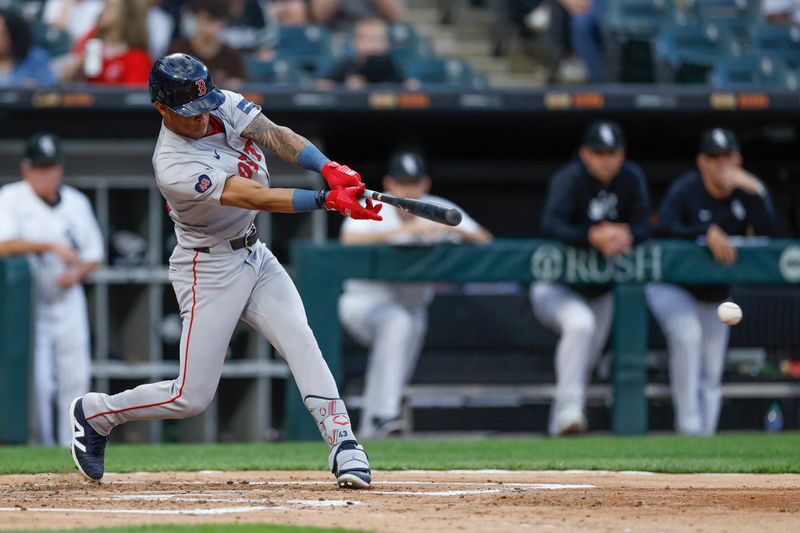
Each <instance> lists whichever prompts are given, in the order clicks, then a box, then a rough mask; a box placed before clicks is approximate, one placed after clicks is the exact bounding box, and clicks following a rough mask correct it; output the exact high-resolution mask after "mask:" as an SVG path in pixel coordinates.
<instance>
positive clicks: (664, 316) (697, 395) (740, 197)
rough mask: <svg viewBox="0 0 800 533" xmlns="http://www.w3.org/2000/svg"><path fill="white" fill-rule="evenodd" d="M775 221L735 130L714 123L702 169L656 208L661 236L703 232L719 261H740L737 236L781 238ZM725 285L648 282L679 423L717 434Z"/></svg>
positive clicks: (691, 430) (687, 429) (693, 431)
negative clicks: (664, 344) (747, 165)
mask: <svg viewBox="0 0 800 533" xmlns="http://www.w3.org/2000/svg"><path fill="white" fill-rule="evenodd" d="M778 231H779V228H778V223H777V220H776V218H775V214H774V210H773V208H772V201H771V200H770V197H769V192H768V191H767V189H766V187H764V185H763V184H762V183H761V182H760V181H759V180H758V178H756V177H755V176H753V175H752V174H750V173H749V172H747V171H746V170H744V169H743V168H742V156H741V153H740V152H739V143H738V142H737V140H736V137H735V136H734V134H733V132H732V131H730V130H726V129H723V128H714V129H712V130H709V131H707V132H705V133H704V134H703V137H702V140H701V144H700V153H699V154H698V155H697V170H693V171H691V172H688V173H686V174H684V175H682V176H680V177H679V178H678V179H677V180H676V181H675V183H673V184H672V187H670V189H669V191H668V192H667V195H666V197H665V198H664V201H663V203H662V204H661V209H660V210H659V224H658V227H657V228H656V234H657V235H659V236H662V237H669V238H678V239H695V238H703V239H704V241H705V242H704V244H705V245H706V246H708V248H709V250H710V251H711V254H712V255H713V256H714V259H715V260H716V261H717V262H718V263H721V264H724V265H732V264H734V263H735V262H736V243H735V241H734V239H732V238H730V236H732V235H740V236H741V235H749V234H756V235H768V236H776V234H777V233H778ZM729 291H730V287H728V286H726V285H710V286H691V287H680V286H677V285H672V284H669V283H648V284H647V287H646V289H645V294H646V296H647V303H648V306H649V307H650V310H651V311H652V312H653V315H654V316H655V317H656V320H657V321H658V323H659V325H660V326H661V330H662V331H663V332H664V336H665V337H666V339H667V347H668V349H669V368H670V372H669V374H670V384H671V388H672V402H673V405H674V408H675V429H676V430H677V431H678V432H680V433H685V434H689V435H713V434H714V433H715V432H716V430H717V421H718V419H719V410H720V397H721V392H720V381H721V379H722V371H723V366H724V361H725V352H726V351H727V348H728V333H729V327H728V326H726V325H725V324H723V323H722V322H721V321H720V320H719V319H718V318H717V307H718V306H719V304H720V303H722V302H723V301H725V300H726V299H727V298H728V293H729Z"/></svg>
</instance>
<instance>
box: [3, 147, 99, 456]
mask: <svg viewBox="0 0 800 533" xmlns="http://www.w3.org/2000/svg"><path fill="white" fill-rule="evenodd" d="M20 172H21V173H22V176H23V178H24V179H23V180H22V181H18V182H16V183H11V184H9V185H6V186H5V187H3V188H2V189H0V257H3V256H8V255H25V254H30V255H31V258H32V266H33V269H34V278H35V283H36V314H35V317H36V319H35V328H36V336H35V350H34V363H33V388H34V394H33V417H32V426H33V428H32V429H33V439H32V440H33V441H34V442H36V443H38V444H44V445H47V446H53V445H55V444H56V442H57V443H58V444H59V445H61V446H69V445H70V442H71V440H72V431H71V428H70V427H69V424H68V423H67V420H68V418H67V417H68V415H67V407H68V405H69V401H70V400H71V399H72V398H74V397H75V396H77V395H81V394H84V393H86V392H87V391H88V390H89V379H90V366H89V365H90V355H89V322H88V319H87V312H86V296H85V295H84V293H83V287H81V282H82V281H83V279H84V278H85V277H86V276H87V275H89V273H91V272H92V271H93V270H94V269H95V268H97V265H98V264H100V262H101V261H102V260H103V236H102V234H101V233H100V228H99V227H98V226H97V220H96V219H95V217H94V213H93V212H92V207H91V205H90V204H89V200H88V199H87V198H86V196H84V195H83V194H82V193H81V192H79V191H78V190H76V189H74V188H72V187H69V186H67V185H63V184H62V183H61V181H62V178H63V176H64V167H63V165H62V161H61V147H60V144H59V140H58V138H57V137H56V136H55V135H53V134H49V133H44V134H37V135H34V136H33V137H31V138H30V139H29V140H28V143H27V147H26V150H25V158H24V159H23V160H22V163H21V165H20ZM53 402H55V405H56V406H57V410H56V412H57V413H58V422H57V423H56V424H55V427H54V423H53ZM56 429H57V432H55V430H56Z"/></svg>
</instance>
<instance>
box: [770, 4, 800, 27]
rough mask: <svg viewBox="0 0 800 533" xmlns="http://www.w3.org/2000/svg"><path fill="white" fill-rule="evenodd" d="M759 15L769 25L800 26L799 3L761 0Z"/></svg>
mask: <svg viewBox="0 0 800 533" xmlns="http://www.w3.org/2000/svg"><path fill="white" fill-rule="evenodd" d="M761 15H762V16H763V17H764V20H765V21H766V22H767V23H769V24H800V2H798V1H797V0H761Z"/></svg>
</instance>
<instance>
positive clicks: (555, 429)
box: [530, 121, 650, 435]
mask: <svg viewBox="0 0 800 533" xmlns="http://www.w3.org/2000/svg"><path fill="white" fill-rule="evenodd" d="M646 187H647V186H646V180H645V176H644V173H643V172H642V170H641V168H639V166H638V165H636V164H635V163H633V162H631V161H626V160H625V138H624V135H623V133H622V128H620V126H619V125H617V124H615V123H613V122H608V121H599V122H595V123H593V124H592V125H590V126H589V128H588V129H587V130H586V134H585V137H584V141H583V145H582V146H581V147H580V150H579V152H578V158H577V159H576V160H574V161H572V162H571V163H568V164H567V165H566V166H564V167H562V168H561V169H559V170H558V171H556V173H555V174H553V177H552V179H551V181H550V189H549V191H548V193H547V202H546V204H545V207H544V212H543V213H542V227H541V230H542V236H543V237H546V238H550V239H556V240H558V241H561V242H563V243H564V244H567V245H570V246H576V247H580V248H594V249H596V250H598V251H599V252H600V253H602V254H603V256H605V257H606V258H608V257H612V256H615V255H618V254H624V253H628V252H629V251H630V250H631V248H632V247H633V246H634V245H635V244H639V243H640V242H642V241H644V240H645V239H647V238H648V237H649V236H650V222H649V219H648V217H649V215H650V201H649V198H648V194H647V189H646ZM612 289H613V285H611V284H608V285H593V286H577V285H576V286H570V285H566V284H563V283H550V282H542V281H537V282H534V283H533V285H531V289H530V298H531V305H532V307H533V313H534V315H535V316H536V318H537V319H539V321H540V322H541V323H542V324H544V325H545V326H547V327H549V328H551V329H553V330H554V331H556V332H557V333H558V334H559V335H560V337H559V339H558V344H557V346H556V360H555V371H556V392H555V397H554V398H553V405H552V407H551V409H550V423H549V428H548V431H549V433H550V434H551V435H570V434H576V433H582V432H584V431H586V429H587V422H586V416H585V415H584V412H583V411H584V408H585V406H586V384H587V383H588V381H589V378H590V377H591V375H592V370H593V369H594V366H595V364H596V363H597V360H598V358H599V357H600V354H601V352H602V350H603V348H604V347H605V345H606V341H607V340H608V333H609V331H610V328H611V321H612V318H613V316H614V293H613V290H612Z"/></svg>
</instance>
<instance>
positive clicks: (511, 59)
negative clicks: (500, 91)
mask: <svg viewBox="0 0 800 533" xmlns="http://www.w3.org/2000/svg"><path fill="white" fill-rule="evenodd" d="M452 3H453V4H457V6H456V7H457V9H455V10H454V11H453V13H454V15H453V17H454V18H453V20H451V21H449V23H448V24H444V23H442V20H441V19H442V14H441V10H440V8H439V7H438V6H437V4H438V2H431V1H429V0H410V1H409V2H408V14H407V19H408V22H410V23H412V24H413V25H414V26H415V27H416V28H417V30H418V31H419V32H420V34H421V35H423V36H425V37H427V38H428V39H430V40H431V41H432V42H433V45H434V51H435V52H436V55H438V56H441V57H457V58H459V59H463V60H465V61H466V62H467V63H469V64H470V65H471V66H472V67H473V69H474V70H475V71H476V72H480V73H482V74H485V75H487V76H488V78H489V85H490V86H491V87H530V86H538V85H543V84H544V83H545V82H546V81H547V75H548V73H547V71H546V69H545V68H543V67H542V66H541V65H540V64H538V63H536V62H535V61H533V60H531V58H530V56H529V55H527V54H524V53H522V51H521V50H517V48H518V47H515V46H513V40H512V45H511V46H510V47H509V50H508V53H507V54H505V55H503V56H501V57H497V56H495V55H493V53H492V43H491V35H492V31H493V28H494V27H495V24H496V15H495V12H494V11H493V10H492V9H489V8H487V7H483V8H480V7H473V6H472V5H471V3H470V2H466V1H460V0H454V1H453V2H452Z"/></svg>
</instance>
